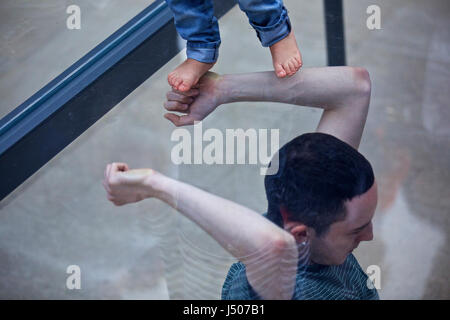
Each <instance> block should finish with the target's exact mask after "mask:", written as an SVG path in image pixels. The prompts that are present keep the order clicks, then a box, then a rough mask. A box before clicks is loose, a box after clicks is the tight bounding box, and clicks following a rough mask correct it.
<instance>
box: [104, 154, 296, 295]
mask: <svg viewBox="0 0 450 320" xmlns="http://www.w3.org/2000/svg"><path fill="white" fill-rule="evenodd" d="M103 185H104V187H105V189H106V191H107V197H108V199H109V200H110V201H111V202H113V203H114V204H115V205H124V204H127V203H132V202H137V201H140V200H143V199H145V198H150V197H155V198H158V199H160V200H162V201H163V202H166V203H167V204H168V205H170V206H172V207H173V208H175V209H176V210H178V211H179V212H180V213H181V214H183V215H184V216H186V217H187V218H189V219H191V220H192V221H193V222H195V223H196V224H197V225H199V226H200V227H201V228H202V229H203V230H205V231H206V232H208V233H209V234H210V235H211V236H212V237H213V238H214V239H215V240H216V241H217V242H218V243H219V244H220V245H221V246H222V247H223V248H224V249H225V250H227V251H228V252H230V253H231V254H232V255H233V256H234V257H236V258H237V259H239V260H240V261H242V262H243V263H244V264H245V266H246V268H247V277H248V279H249V281H250V283H251V285H252V286H253V288H254V290H255V291H256V292H257V293H258V294H259V295H260V296H261V297H262V298H264V299H290V298H291V297H292V294H293V292H294V286H295V276H296V272H297V261H298V259H297V257H298V254H297V244H296V242H295V239H294V237H293V236H292V235H291V234H290V233H288V232H286V231H285V230H283V229H281V228H280V227H278V226H277V225H275V224H274V223H272V222H270V221H269V220H267V219H266V218H264V217H263V216H261V215H260V214H259V213H257V212H255V211H253V210H251V209H248V208H246V207H244V206H241V205H239V204H236V203H234V202H232V201H229V200H226V199H223V198H221V197H218V196H215V195H213V194H210V193H208V192H206V191H203V190H201V189H198V188H196V187H193V186H191V185H188V184H186V183H183V182H180V181H177V180H174V179H171V178H169V177H166V176H164V175H162V174H160V173H158V172H156V171H153V170H149V169H148V170H144V169H139V170H130V169H129V168H128V166H127V165H126V164H124V163H113V164H109V165H108V166H107V167H106V170H105V180H104V181H103Z"/></svg>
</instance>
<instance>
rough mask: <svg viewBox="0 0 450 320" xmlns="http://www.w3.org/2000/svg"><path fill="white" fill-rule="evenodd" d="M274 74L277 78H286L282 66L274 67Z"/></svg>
mask: <svg viewBox="0 0 450 320" xmlns="http://www.w3.org/2000/svg"><path fill="white" fill-rule="evenodd" d="M275 73H276V75H277V77H279V78H283V77H286V71H284V69H283V66H282V65H281V64H276V65H275Z"/></svg>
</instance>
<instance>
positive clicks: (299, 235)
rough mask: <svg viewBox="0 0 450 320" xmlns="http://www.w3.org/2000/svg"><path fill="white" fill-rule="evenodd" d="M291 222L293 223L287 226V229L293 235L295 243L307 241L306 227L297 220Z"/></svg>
mask: <svg viewBox="0 0 450 320" xmlns="http://www.w3.org/2000/svg"><path fill="white" fill-rule="evenodd" d="M293 224H294V225H292V226H291V227H290V228H289V229H290V230H289V231H290V233H291V234H292V235H293V236H294V238H295V241H296V242H297V243H303V242H307V241H308V233H307V229H308V227H307V226H305V225H304V224H302V223H299V222H296V223H293Z"/></svg>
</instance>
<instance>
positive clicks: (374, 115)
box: [344, 0, 450, 299]
mask: <svg viewBox="0 0 450 320" xmlns="http://www.w3.org/2000/svg"><path fill="white" fill-rule="evenodd" d="M371 5H377V6H378V7H379V9H380V13H381V29H380V30H377V29H374V30H369V29H368V27H367V25H366V20H367V19H368V18H369V16H370V15H369V14H366V11H367V9H368V7H369V6H371ZM344 8H345V23H346V36H347V56H348V64H349V65H354V66H364V67H366V68H367V69H368V70H369V72H370V75H371V79H372V101H371V105H370V112H369V116H368V120H367V125H366V129H365V132H364V139H363V143H362V145H361V152H362V154H364V155H366V157H367V158H368V159H369V160H370V161H371V162H372V165H373V167H374V171H375V174H376V177H377V180H378V190H379V194H378V195H379V201H378V209H377V213H376V216H375V219H374V237H375V238H374V241H372V242H366V243H364V244H362V245H361V246H360V248H359V249H357V250H356V256H357V258H358V259H359V261H360V263H361V265H362V266H363V269H364V270H366V267H367V266H369V265H379V266H380V268H381V275H382V277H381V286H382V289H381V290H380V296H381V298H384V299H448V298H450V296H449V292H450V291H449V290H450V283H449V281H448V280H447V276H446V273H447V271H446V270H448V267H449V265H450V260H449V255H448V250H447V245H448V241H449V240H448V235H449V230H450V224H449V219H448V213H449V212H450V202H449V200H448V199H449V197H448V185H449V183H450V170H449V163H450V153H449V150H450V130H449V126H448V124H449V123H450V113H449V111H448V108H447V101H448V99H449V98H450V95H449V91H448V88H449V84H450V72H449V70H450V54H449V53H450V33H448V32H447V31H448V30H449V27H450V20H449V19H448V17H449V14H450V6H449V3H448V1H441V0H433V1H406V0H403V1H389V0H377V1H370V0H364V1H360V0H345V1H344ZM371 14H374V11H371ZM419 230H420V231H419Z"/></svg>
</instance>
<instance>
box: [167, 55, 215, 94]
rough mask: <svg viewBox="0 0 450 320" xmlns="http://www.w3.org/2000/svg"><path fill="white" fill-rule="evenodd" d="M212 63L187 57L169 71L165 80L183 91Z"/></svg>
mask: <svg viewBox="0 0 450 320" xmlns="http://www.w3.org/2000/svg"><path fill="white" fill-rule="evenodd" d="M213 65H214V63H204V62H199V61H197V60H194V59H189V58H188V59H186V61H184V62H183V63H182V64H180V65H179V66H178V67H177V68H176V69H175V70H173V71H172V72H171V73H169V76H168V77H167V80H168V82H169V84H170V86H171V87H172V88H174V89H175V90H178V91H182V92H185V91H188V90H189V89H191V88H192V86H194V85H196V84H197V82H198V80H199V79H200V78H201V77H202V76H203V75H204V74H205V73H206V72H207V71H208V70H209V69H211V68H212V66H213Z"/></svg>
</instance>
